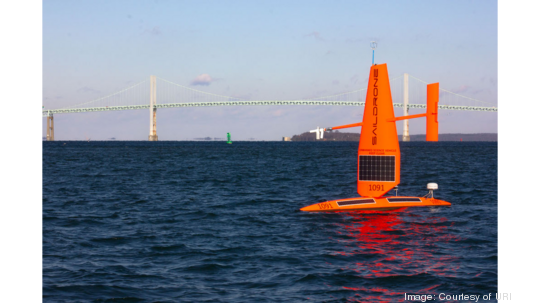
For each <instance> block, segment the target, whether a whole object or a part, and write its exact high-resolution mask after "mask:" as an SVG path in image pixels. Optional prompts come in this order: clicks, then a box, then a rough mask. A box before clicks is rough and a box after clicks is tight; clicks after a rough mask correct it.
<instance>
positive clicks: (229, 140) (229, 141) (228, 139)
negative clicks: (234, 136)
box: [227, 133, 232, 144]
mask: <svg viewBox="0 0 540 303" xmlns="http://www.w3.org/2000/svg"><path fill="white" fill-rule="evenodd" d="M227 144H232V141H231V133H227Z"/></svg>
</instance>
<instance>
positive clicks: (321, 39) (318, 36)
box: [305, 31, 324, 41]
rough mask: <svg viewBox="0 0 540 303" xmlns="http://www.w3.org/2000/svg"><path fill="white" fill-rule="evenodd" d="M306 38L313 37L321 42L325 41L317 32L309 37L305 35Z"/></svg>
mask: <svg viewBox="0 0 540 303" xmlns="http://www.w3.org/2000/svg"><path fill="white" fill-rule="evenodd" d="M305 37H313V38H315V39H317V40H320V41H324V39H323V38H322V37H321V33H319V32H317V31H313V32H311V33H309V34H307V35H305Z"/></svg>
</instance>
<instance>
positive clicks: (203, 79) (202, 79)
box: [191, 74, 216, 86]
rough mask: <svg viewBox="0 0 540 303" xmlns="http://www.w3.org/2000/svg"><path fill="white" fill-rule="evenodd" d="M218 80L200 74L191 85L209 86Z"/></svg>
mask: <svg viewBox="0 0 540 303" xmlns="http://www.w3.org/2000/svg"><path fill="white" fill-rule="evenodd" d="M214 81H216V79H212V77H210V75H209V74H200V75H198V76H197V77H195V79H193V80H191V85H205V86H208V85H210V84H211V83H212V82H214Z"/></svg>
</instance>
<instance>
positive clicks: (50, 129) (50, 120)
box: [47, 113, 54, 141]
mask: <svg viewBox="0 0 540 303" xmlns="http://www.w3.org/2000/svg"><path fill="white" fill-rule="evenodd" d="M47 141H54V117H53V114H51V113H48V114H47Z"/></svg>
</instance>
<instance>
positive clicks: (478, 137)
mask: <svg viewBox="0 0 540 303" xmlns="http://www.w3.org/2000/svg"><path fill="white" fill-rule="evenodd" d="M398 137H399V141H402V140H403V135H398ZM410 138H411V141H426V135H425V134H421V135H410ZM358 140H360V133H342V132H339V131H334V132H326V133H324V139H323V140H322V141H358ZM291 141H294V142H300V141H317V140H316V138H315V133H309V132H305V133H302V134H300V135H294V136H292V138H291ZM319 141H320V140H319ZM439 141H485V142H497V141H498V134H497V133H476V134H461V133H450V134H439Z"/></svg>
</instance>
